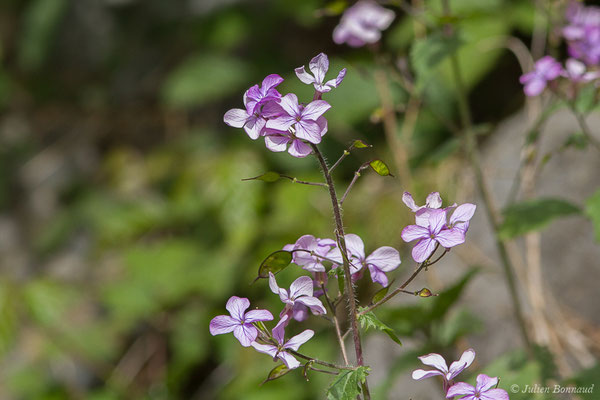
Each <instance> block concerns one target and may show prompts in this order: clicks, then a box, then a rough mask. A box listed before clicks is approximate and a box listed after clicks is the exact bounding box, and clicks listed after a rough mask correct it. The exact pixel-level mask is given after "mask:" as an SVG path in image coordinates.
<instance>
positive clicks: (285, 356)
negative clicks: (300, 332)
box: [277, 351, 301, 369]
mask: <svg viewBox="0 0 600 400" xmlns="http://www.w3.org/2000/svg"><path fill="white" fill-rule="evenodd" d="M277 357H278V358H279V359H280V360H281V361H283V363H284V364H285V366H286V367H288V369H295V368H298V367H299V366H300V365H301V364H300V362H299V361H298V360H296V359H295V358H294V356H292V355H291V354H290V353H288V352H286V351H280V352H279V354H278V355H277Z"/></svg>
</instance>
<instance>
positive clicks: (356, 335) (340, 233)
mask: <svg viewBox="0 0 600 400" xmlns="http://www.w3.org/2000/svg"><path fill="white" fill-rule="evenodd" d="M311 147H312V149H313V151H314V153H315V156H316V157H317V160H318V161H319V164H320V165H321V169H322V170H323V176H324V177H325V181H326V183H327V186H328V189H329V197H330V198H331V206H332V208H333V217H334V219H335V226H336V232H335V233H336V237H337V239H338V245H339V247H340V252H341V253H342V259H343V269H344V284H345V286H346V288H345V291H346V298H347V301H348V312H349V317H350V328H351V329H352V337H353V340H354V350H355V352H356V363H357V364H358V365H359V366H361V365H364V360H363V354H362V345H361V342H360V331H359V330H358V319H357V318H358V317H357V314H356V294H355V293H354V287H353V286H352V274H351V273H350V263H349V262H348V253H347V250H346V240H345V239H344V223H343V222H342V212H341V211H340V205H339V202H338V199H337V194H336V192H335V186H334V185H333V180H332V179H331V174H330V173H329V168H328V167H327V163H326V162H325V159H324V158H323V155H322V154H321V151H320V150H319V148H318V147H317V146H316V145H315V144H312V143H311ZM365 389H366V391H365ZM363 396H364V398H365V400H366V399H369V398H370V397H371V396H370V394H369V391H368V387H366V386H364V387H363Z"/></svg>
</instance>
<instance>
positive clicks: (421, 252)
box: [412, 239, 436, 263]
mask: <svg viewBox="0 0 600 400" xmlns="http://www.w3.org/2000/svg"><path fill="white" fill-rule="evenodd" d="M435 245H436V241H435V240H433V239H421V240H420V241H419V242H418V243H417V244H416V245H415V247H413V249H412V257H413V260H415V261H416V262H418V263H421V262H423V261H425V260H427V259H428V258H429V257H430V256H431V255H432V254H433V251H434V250H435Z"/></svg>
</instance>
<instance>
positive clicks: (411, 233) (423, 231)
mask: <svg viewBox="0 0 600 400" xmlns="http://www.w3.org/2000/svg"><path fill="white" fill-rule="evenodd" d="M400 237H401V238H402V240H404V241H405V242H412V241H413V240H417V239H425V238H428V237H429V229H427V228H425V227H422V226H419V225H408V226H407V227H405V228H404V229H402V233H401V234H400Z"/></svg>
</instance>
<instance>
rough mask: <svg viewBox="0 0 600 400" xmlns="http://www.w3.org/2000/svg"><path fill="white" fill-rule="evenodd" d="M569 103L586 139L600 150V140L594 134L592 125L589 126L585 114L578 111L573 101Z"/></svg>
mask: <svg viewBox="0 0 600 400" xmlns="http://www.w3.org/2000/svg"><path fill="white" fill-rule="evenodd" d="M567 104H568V105H569V109H570V110H571V112H572V113H573V115H574V116H575V118H576V119H577V123H578V124H579V127H580V128H581V130H582V132H583V134H584V136H585V137H586V139H587V140H588V141H589V142H590V143H591V144H592V146H594V147H595V148H596V150H598V151H600V141H598V139H596V138H595V137H594V135H592V132H591V131H590V127H589V126H588V124H587V122H586V120H585V116H584V115H583V114H581V113H580V112H579V111H577V108H576V107H575V104H573V102H572V101H568V102H567Z"/></svg>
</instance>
